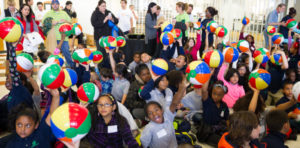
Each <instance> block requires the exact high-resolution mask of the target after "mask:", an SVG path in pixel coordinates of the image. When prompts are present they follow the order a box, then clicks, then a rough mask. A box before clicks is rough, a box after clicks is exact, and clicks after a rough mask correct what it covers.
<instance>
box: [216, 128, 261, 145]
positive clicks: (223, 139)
mask: <svg viewBox="0 0 300 148" xmlns="http://www.w3.org/2000/svg"><path fill="white" fill-rule="evenodd" d="M249 144H250V146H251V148H265V147H266V146H265V144H262V143H260V142H259V141H258V139H254V140H251V141H250V143H249ZM218 148H240V147H238V146H236V145H234V144H232V143H231V141H230V140H229V139H228V132H226V133H224V134H223V136H222V137H221V139H220V141H219V143H218Z"/></svg>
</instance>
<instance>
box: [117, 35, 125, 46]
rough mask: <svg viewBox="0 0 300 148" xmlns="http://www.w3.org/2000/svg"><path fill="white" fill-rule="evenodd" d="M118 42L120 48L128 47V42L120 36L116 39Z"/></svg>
mask: <svg viewBox="0 0 300 148" xmlns="http://www.w3.org/2000/svg"><path fill="white" fill-rule="evenodd" d="M116 40H117V46H118V47H124V46H125V45H126V40H125V38H124V37H122V36H118V37H117V38H116Z"/></svg>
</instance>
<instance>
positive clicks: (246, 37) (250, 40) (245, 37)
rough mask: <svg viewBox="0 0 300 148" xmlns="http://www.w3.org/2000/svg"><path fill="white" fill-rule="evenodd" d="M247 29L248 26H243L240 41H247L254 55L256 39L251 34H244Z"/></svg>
mask: <svg viewBox="0 0 300 148" xmlns="http://www.w3.org/2000/svg"><path fill="white" fill-rule="evenodd" d="M245 27H246V25H243V26H242V29H241V33H240V37H239V40H246V41H247V42H248V43H249V45H250V51H251V53H252V54H253V52H254V51H255V45H254V37H253V36H252V35H250V34H245V33H244V30H245Z"/></svg>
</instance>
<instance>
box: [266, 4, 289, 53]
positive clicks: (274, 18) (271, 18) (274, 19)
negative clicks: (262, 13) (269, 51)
mask: <svg viewBox="0 0 300 148" xmlns="http://www.w3.org/2000/svg"><path fill="white" fill-rule="evenodd" d="M285 8H286V5H285V4H283V3H281V4H279V5H277V7H276V9H275V10H273V11H271V12H270V13H269V14H268V16H267V19H266V21H265V22H266V24H265V29H264V37H265V47H266V48H268V47H269V36H268V34H267V27H268V26H274V27H275V28H276V29H277V28H278V25H282V26H285V22H278V14H279V13H282V12H284V11H285Z"/></svg>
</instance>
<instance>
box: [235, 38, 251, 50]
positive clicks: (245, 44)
mask: <svg viewBox="0 0 300 148" xmlns="http://www.w3.org/2000/svg"><path fill="white" fill-rule="evenodd" d="M249 48H250V45H249V43H248V41H246V40H240V41H239V42H238V43H237V49H238V50H239V51H240V52H247V51H248V50H249Z"/></svg>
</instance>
